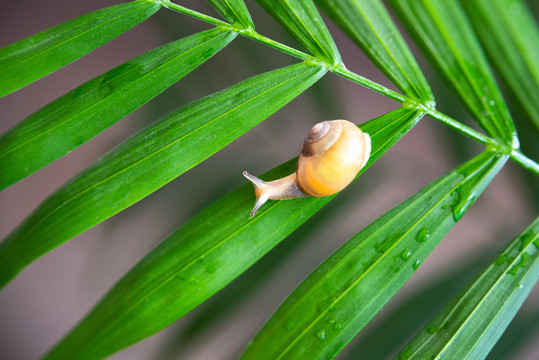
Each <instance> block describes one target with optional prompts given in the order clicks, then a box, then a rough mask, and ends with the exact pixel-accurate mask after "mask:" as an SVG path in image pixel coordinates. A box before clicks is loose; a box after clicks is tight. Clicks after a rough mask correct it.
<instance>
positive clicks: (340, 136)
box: [296, 120, 371, 197]
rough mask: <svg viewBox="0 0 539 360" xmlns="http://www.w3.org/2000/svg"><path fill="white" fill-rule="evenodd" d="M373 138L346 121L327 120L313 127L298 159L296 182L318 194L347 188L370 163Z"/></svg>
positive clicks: (332, 192)
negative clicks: (368, 161) (368, 162)
mask: <svg viewBox="0 0 539 360" xmlns="http://www.w3.org/2000/svg"><path fill="white" fill-rule="evenodd" d="M370 152H371V140H370V137H369V135H368V134H365V133H364V132H362V131H361V130H360V129H359V128H358V127H357V126H356V125H354V124H353V123H351V122H349V121H346V120H333V121H324V122H321V123H318V124H316V125H314V126H313V128H312V129H311V131H310V132H309V135H308V136H307V138H306V139H305V142H304V144H303V149H302V151H301V154H300V155H299V159H298V167H297V171H296V175H297V184H298V186H299V188H300V189H301V190H302V191H303V192H304V193H306V194H308V195H311V196H316V197H322V196H328V195H332V194H335V193H337V192H339V191H341V190H342V189H344V188H345V187H346V186H347V185H348V184H350V182H351V181H352V180H353V179H354V178H355V177H356V175H357V174H358V172H359V170H361V168H362V167H363V166H364V165H365V164H366V163H367V160H368V159H369V155H370Z"/></svg>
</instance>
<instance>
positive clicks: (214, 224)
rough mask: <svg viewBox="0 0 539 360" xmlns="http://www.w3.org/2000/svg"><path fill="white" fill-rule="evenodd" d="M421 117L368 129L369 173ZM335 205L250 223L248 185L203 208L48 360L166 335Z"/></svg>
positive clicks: (378, 122) (285, 207) (399, 115)
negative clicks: (318, 213) (164, 331)
mask: <svg viewBox="0 0 539 360" xmlns="http://www.w3.org/2000/svg"><path fill="white" fill-rule="evenodd" d="M422 115H423V113H422V112H420V111H417V110H414V109H405V108H401V109H398V110H395V111H393V112H391V113H388V114H386V115H383V116H381V117H379V118H377V119H374V120H372V121H369V122H368V123H365V124H363V125H362V126H361V128H362V129H363V130H364V131H368V133H369V134H370V136H371V139H372V142H373V150H374V151H373V153H372V155H371V158H372V161H369V163H368V164H367V165H366V166H365V168H367V167H369V166H370V164H372V163H373V162H374V161H375V160H376V159H378V158H380V156H382V154H383V153H385V151H387V150H388V149H389V148H390V147H391V146H392V145H393V144H394V143H395V142H396V141H397V140H398V139H400V138H401V137H402V136H403V135H404V134H405V133H406V132H407V131H408V130H409V129H410V128H411V127H412V126H413V125H414V124H416V123H417V122H418V121H419V120H420V118H421V117H422ZM296 162H297V159H292V160H290V161H288V162H286V163H284V164H283V165H281V166H279V167H277V168H275V169H273V170H271V171H269V172H268V173H267V174H265V175H264V176H263V178H264V179H274V178H278V177H283V176H286V175H288V174H290V173H291V172H293V171H294V169H295V166H296ZM332 198H333V196H331V197H325V198H305V199H297V200H290V201H272V202H270V204H266V205H265V206H264V207H262V208H261V209H260V210H259V212H258V213H257V216H256V217H254V218H250V217H249V212H250V210H251V208H252V204H253V201H254V195H253V188H252V186H251V185H250V184H245V185H243V186H242V187H241V188H239V189H237V190H235V191H233V192H231V193H230V194H228V195H226V196H225V197H223V198H222V199H220V200H218V201H216V202H215V203H213V204H212V205H210V206H209V207H208V208H206V209H204V210H203V211H202V212H201V213H200V214H198V215H197V216H195V217H194V218H193V219H191V220H190V221H189V222H188V223H187V224H186V225H184V226H183V227H182V228H180V229H179V230H178V231H176V232H175V233H174V234H172V235H171V236H170V237H169V238H167V239H165V240H164V241H163V242H162V243H161V244H160V245H159V246H158V247H157V248H156V249H154V250H153V251H152V252H151V253H150V254H149V255H147V256H146V257H145V258H144V259H143V260H142V261H141V262H139V264H138V265H136V266H135V267H134V268H133V269H132V270H131V271H130V272H129V273H128V274H127V275H125V276H124V278H123V279H122V280H120V282H119V283H118V284H116V285H115V286H114V288H113V289H112V290H111V291H110V292H109V293H108V294H107V295H105V297H104V298H103V300H102V301H101V302H100V303H99V304H98V305H97V306H96V308H95V309H94V310H93V311H92V312H91V313H90V314H89V315H88V316H87V317H86V318H85V319H84V320H83V321H82V322H81V323H80V324H79V325H78V326H77V327H76V328H75V329H74V330H73V331H72V332H71V333H70V334H69V335H68V336H67V337H66V338H65V339H64V340H63V341H62V342H61V343H60V345H59V346H58V347H57V348H55V349H54V350H53V351H52V353H51V354H50V356H49V358H50V359H62V358H72V357H76V355H79V354H80V355H82V354H86V355H88V356H90V357H92V356H95V357H103V356H106V355H108V354H110V353H111V352H113V351H116V350H118V349H120V348H122V347H125V346H128V345H129V344H131V343H133V342H136V341H138V340H140V339H143V338H145V337H147V336H150V335H152V334H153V333H155V332H157V331H160V330H161V329H163V328H165V327H166V326H168V325H170V324H172V323H173V322H174V321H176V320H177V319H179V318H180V317H182V316H184V315H185V314H186V313H188V312H189V311H191V310H192V309H194V308H195V307H197V306H198V305H199V304H200V303H202V302H203V301H205V300H206V299H208V298H209V297H210V296H212V295H213V294H214V293H216V292H217V291H218V290H219V289H221V288H222V287H224V286H225V285H226V284H228V283H230V282H231V281H232V280H234V279H235V278H236V277H237V276H239V275H240V274H241V273H242V272H243V271H245V270H246V269H247V268H248V267H249V266H251V265H252V264H253V263H254V262H256V261H257V260H258V259H259V258H261V257H262V256H263V255H264V254H266V253H267V252H268V251H269V250H270V249H272V248H273V247H274V246H275V245H276V244H278V243H279V242H280V241H281V240H282V239H284V238H285V237H286V236H287V235H288V234H290V233H291V232H292V231H294V230H295V229H296V228H297V227H299V226H300V225H301V224H302V223H304V222H305V221H307V219H308V218H309V217H310V216H312V215H313V214H314V213H315V212H316V211H318V210H319V209H320V208H321V207H323V206H324V205H325V204H326V203H327V202H329V201H330V200H331V199H332ZM209 228H211V231H208V229H209Z"/></svg>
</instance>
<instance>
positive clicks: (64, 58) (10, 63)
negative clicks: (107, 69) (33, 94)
mask: <svg viewBox="0 0 539 360" xmlns="http://www.w3.org/2000/svg"><path fill="white" fill-rule="evenodd" d="M160 7H161V5H160V4H159V3H157V2H155V1H145V0H139V1H131V2H128V3H126V4H120V5H116V6H111V7H109V8H105V9H101V10H97V11H94V12H92V13H90V14H87V15H83V16H81V17H78V18H76V19H73V20H70V21H68V22H66V23H64V24H61V25H58V26H55V27H53V28H51V29H49V30H46V31H43V32H41V33H39V34H36V35H33V36H30V37H29V38H26V39H24V40H21V41H19V42H16V43H14V44H11V45H8V46H6V47H4V48H2V49H0V79H2V81H0V97H2V96H5V95H7V94H10V93H12V92H13V91H16V90H18V89H20V88H22V87H24V86H26V85H28V84H30V83H32V82H34V81H36V80H38V79H40V78H42V77H44V76H46V75H48V74H50V73H51V72H54V71H56V70H58V69H59V68H61V67H62V66H65V65H67V64H69V63H70V62H72V61H74V60H77V59H78V58H80V57H82V56H84V55H86V54H87V53H89V52H91V51H93V50H95V49H97V48H98V47H100V46H101V45H103V44H105V43H106V42H108V41H110V40H112V39H114V38H115V37H117V36H118V35H120V34H122V33H123V32H125V31H127V30H129V29H130V28H132V27H134V26H135V25H137V24H139V23H141V22H142V21H144V20H146V19H147V18H148V17H150V16H151V15H152V14H154V13H155V12H156V11H157V10H159V8H160Z"/></svg>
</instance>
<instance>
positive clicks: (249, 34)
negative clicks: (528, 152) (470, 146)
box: [154, 0, 539, 175]
mask: <svg viewBox="0 0 539 360" xmlns="http://www.w3.org/2000/svg"><path fill="white" fill-rule="evenodd" d="M154 1H155V2H158V3H160V4H162V5H163V6H164V7H166V8H168V9H170V10H174V11H177V12H180V13H183V14H185V15H189V16H192V17H194V18H196V19H199V20H202V21H205V22H207V23H210V24H212V25H215V26H220V27H223V28H226V29H228V30H232V31H236V32H238V33H240V34H241V35H242V36H244V37H246V38H249V39H252V40H255V41H258V42H260V43H262V44H265V45H267V46H270V47H272V48H274V49H276V50H279V51H281V52H283V53H285V54H288V55H291V56H294V57H296V58H298V59H301V60H303V61H309V62H312V63H316V64H319V65H322V66H325V67H327V68H328V69H329V70H330V71H331V72H333V73H334V74H337V75H340V76H342V77H344V78H346V79H348V80H351V81H353V82H355V83H357V84H359V85H362V86H364V87H366V88H368V89H371V90H373V91H375V92H377V93H379V94H382V95H384V96H386V97H388V98H390V99H393V100H395V101H398V102H400V103H402V104H403V105H404V106H409V107H420V108H422V109H423V110H424V111H425V112H426V113H427V114H428V115H429V116H430V117H431V118H433V119H435V120H437V121H439V122H441V123H443V124H445V125H447V126H449V127H450V128H452V129H454V130H455V131H457V132H460V133H461V134H463V135H465V136H467V137H469V138H471V139H473V140H475V141H477V142H479V143H481V144H483V145H486V146H490V147H493V148H495V149H497V151H498V152H500V153H504V154H509V156H510V158H511V159H512V160H513V161H514V162H516V163H517V164H519V165H520V166H522V167H523V168H525V169H526V170H528V171H530V172H532V173H534V174H536V175H539V164H538V163H537V162H535V161H534V160H532V159H530V158H528V157H527V156H525V155H524V154H522V153H521V152H520V151H518V150H516V149H508V147H507V146H505V145H503V144H500V143H499V142H497V141H496V140H495V139H492V138H490V137H488V136H486V135H483V134H481V133H480V132H478V131H476V130H474V129H472V128H470V127H468V126H466V125H464V124H462V123H461V122H459V121H457V120H455V119H452V118H451V117H449V116H447V115H445V114H442V113H440V112H439V111H438V110H436V109H434V108H431V107H429V106H427V105H425V104H422V103H420V102H418V101H417V100H415V99H410V98H408V97H406V96H404V95H401V94H399V93H398V92H396V91H393V90H391V89H388V88H386V87H385V86H383V85H380V84H378V83H377V82H374V81H372V80H369V79H367V78H365V77H363V76H361V75H358V74H356V73H354V72H352V71H350V70H348V69H347V68H346V67H345V66H344V65H334V64H330V63H328V62H326V61H323V60H321V59H318V58H316V57H314V56H312V55H309V54H307V53H305V52H303V51H301V50H298V49H295V48H293V47H290V46H288V45H285V44H283V43H280V42H278V41H275V40H272V39H270V38H268V37H266V36H264V35H261V34H259V33H257V32H256V31H255V30H253V29H250V28H237V27H235V26H233V25H231V24H229V23H227V22H224V21H221V20H218V19H216V18H214V17H211V16H209V15H205V14H202V13H200V12H198V11H195V10H192V9H189V8H186V7H184V6H181V5H178V4H175V3H173V2H171V1H170V0H154Z"/></svg>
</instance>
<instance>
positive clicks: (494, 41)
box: [462, 0, 539, 130]
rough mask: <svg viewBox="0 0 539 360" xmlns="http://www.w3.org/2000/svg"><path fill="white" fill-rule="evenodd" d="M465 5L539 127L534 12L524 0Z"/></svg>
mask: <svg viewBox="0 0 539 360" xmlns="http://www.w3.org/2000/svg"><path fill="white" fill-rule="evenodd" d="M462 4H463V5H464V8H465V9H466V10H467V12H468V17H469V18H471V19H473V21H472V25H473V26H474V28H475V29H476V31H477V34H478V35H479V38H480V40H481V42H482V43H483V45H484V46H485V49H486V51H487V53H488V55H489V57H490V59H492V62H493V63H494V65H496V69H497V70H498V72H499V73H500V74H501V75H502V76H503V78H504V80H505V82H506V83H507V84H508V85H509V87H510V88H511V91H512V92H513V93H514V95H515V96H516V98H517V99H518V100H519V101H520V102H521V103H522V106H523V107H524V109H525V110H526V112H527V113H528V115H529V117H530V119H531V120H532V121H533V123H534V124H535V127H536V128H537V130H539V63H538V62H537V59H539V46H538V45H537V44H539V27H538V25H537V22H536V21H535V19H534V18H533V17H532V16H531V14H532V12H531V11H530V9H529V8H528V7H527V6H526V3H525V2H524V1H521V0H470V1H464V2H462Z"/></svg>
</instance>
